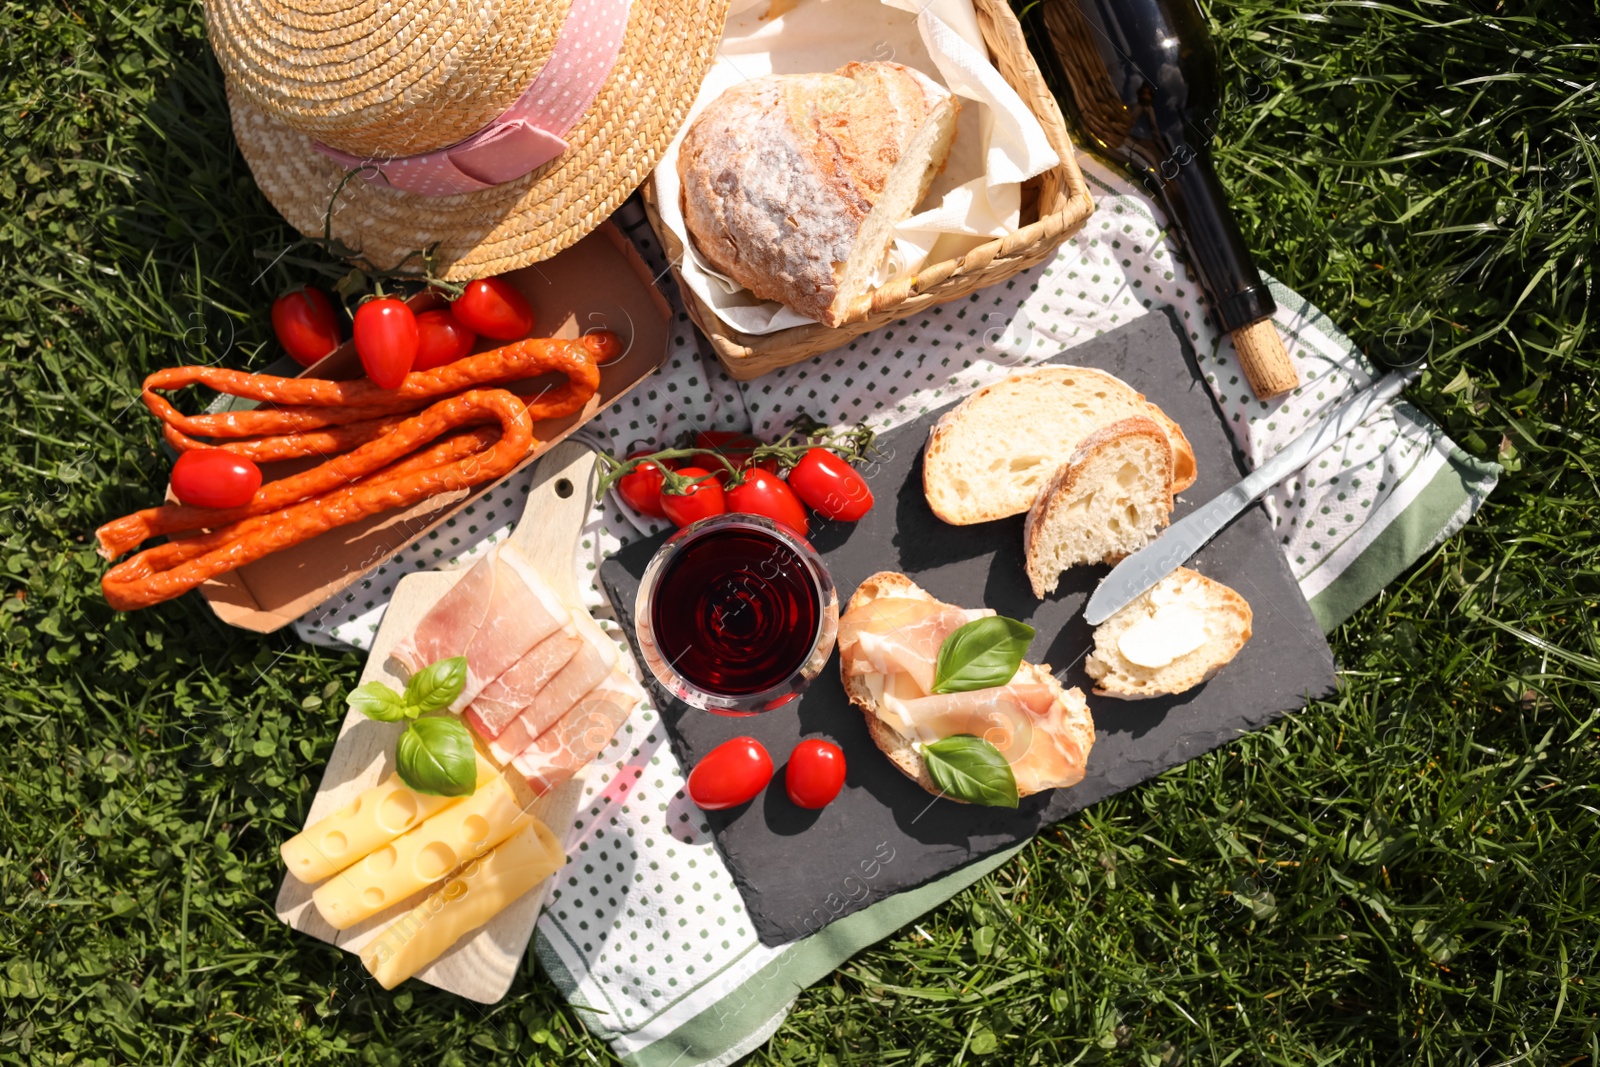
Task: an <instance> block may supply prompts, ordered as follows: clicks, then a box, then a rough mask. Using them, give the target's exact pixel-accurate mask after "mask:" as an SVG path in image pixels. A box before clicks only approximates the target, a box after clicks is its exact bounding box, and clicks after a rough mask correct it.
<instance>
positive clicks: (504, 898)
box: [361, 819, 567, 989]
mask: <svg viewBox="0 0 1600 1067" xmlns="http://www.w3.org/2000/svg"><path fill="white" fill-rule="evenodd" d="M566 862H567V857H566V853H565V852H564V851H563V850H562V847H561V842H560V841H557V840H556V835H555V834H553V833H551V832H550V829H549V827H547V826H545V824H544V823H542V822H540V821H539V820H537V819H534V820H533V821H532V822H531V823H530V824H529V825H527V826H524V827H523V828H522V829H521V830H518V831H517V832H516V833H515V834H512V835H511V836H510V837H508V838H507V839H506V840H504V841H502V842H501V843H500V844H499V845H496V846H495V848H494V849H493V850H492V851H490V852H489V853H488V854H487V855H485V856H482V857H479V858H478V859H474V860H468V861H467V863H466V864H465V865H464V866H463V867H462V868H461V870H460V871H458V872H457V873H456V874H455V875H453V876H452V877H451V878H450V879H449V880H447V881H446V882H445V883H444V885H442V886H440V887H439V888H438V889H436V890H434V891H433V892H432V893H430V894H429V895H428V897H427V899H425V900H423V902H422V903H421V904H418V905H417V906H416V907H415V908H413V909H411V911H409V912H407V913H406V914H405V915H402V916H401V917H400V918H398V919H396V920H395V921H394V922H392V923H390V924H389V925H388V926H387V927H385V928H384V930H383V932H382V933H381V934H379V935H378V936H377V937H376V938H374V939H373V940H372V941H371V942H369V943H368V944H367V945H366V947H365V948H363V949H362V950H361V962H362V963H363V964H365V965H366V968H367V970H368V971H369V972H371V974H372V977H374V978H376V979H377V980H378V983H379V984H380V985H382V986H383V988H385V989H393V988H394V987H395V986H397V985H399V984H400V983H401V982H403V981H405V980H406V979H407V978H410V977H411V976H412V975H414V974H416V973H417V972H418V971H420V970H422V968H424V967H426V966H427V965H428V964H430V963H432V962H433V961H434V960H436V959H438V958H439V956H440V955H442V954H443V953H444V951H445V950H446V949H448V948H449V947H450V946H451V945H453V944H455V943H456V941H458V940H460V938H461V937H462V936H463V935H465V934H467V933H470V932H471V931H473V930H476V929H477V928H478V927H480V926H482V925H483V924H484V923H486V922H488V921H489V920H490V919H492V918H494V917H495V916H496V915H498V914H500V912H501V910H502V909H503V908H505V907H506V906H507V905H509V904H510V903H511V902H512V901H514V900H516V899H517V898H518V897H520V896H522V895H523V894H524V893H526V892H528V891H529V890H530V889H532V888H533V887H534V886H536V885H538V884H539V883H540V882H542V881H544V880H545V879H546V878H548V877H550V875H552V874H554V873H555V872H556V871H558V870H560V869H561V865H562V864H564V863H566Z"/></svg>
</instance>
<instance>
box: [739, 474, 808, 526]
mask: <svg viewBox="0 0 1600 1067" xmlns="http://www.w3.org/2000/svg"><path fill="white" fill-rule="evenodd" d="M724 496H725V498H726V500H727V503H728V510H729V511H737V512H743V513H744V514H746V515H765V516H766V517H767V518H769V519H771V520H772V521H774V522H777V523H781V524H783V525H784V526H787V527H789V529H791V530H793V531H794V532H795V533H797V534H799V535H800V536H801V537H807V536H809V535H810V533H811V524H810V523H809V522H807V521H806V509H805V507H804V505H802V504H801V503H800V498H799V497H797V496H795V495H794V490H792V489H790V488H789V486H788V485H787V484H786V483H785V482H784V480H783V479H782V478H780V477H778V476H777V475H776V474H770V473H768V472H767V471H764V470H762V469H761V468H760V467H756V468H754V469H753V470H747V471H745V472H744V481H742V482H740V483H739V484H738V485H736V486H734V487H733V488H732V489H729V490H726V491H725V493H724Z"/></svg>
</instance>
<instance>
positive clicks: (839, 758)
mask: <svg viewBox="0 0 1600 1067" xmlns="http://www.w3.org/2000/svg"><path fill="white" fill-rule="evenodd" d="M783 786H784V789H785V791H787V792H788V794H789V799H790V800H792V801H794V802H795V803H796V804H798V805H800V806H801V807H802V808H825V807H827V806H828V804H829V803H831V802H832V800H833V798H834V797H836V796H838V795H839V790H840V789H842V788H843V787H844V750H843V749H841V748H840V747H839V746H838V745H835V744H833V743H832V742H830V741H823V740H821V739H820V738H815V737H813V738H811V739H810V740H809V741H802V742H800V743H799V744H798V745H796V746H794V751H793V752H791V753H789V765H788V766H787V767H785V768H784V770H783Z"/></svg>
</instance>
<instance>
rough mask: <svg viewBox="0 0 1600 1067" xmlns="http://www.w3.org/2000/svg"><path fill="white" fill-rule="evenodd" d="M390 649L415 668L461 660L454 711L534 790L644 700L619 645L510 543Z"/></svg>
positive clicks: (553, 781)
mask: <svg viewBox="0 0 1600 1067" xmlns="http://www.w3.org/2000/svg"><path fill="white" fill-rule="evenodd" d="M393 655H394V657H395V658H396V659H398V660H399V661H400V662H401V663H402V664H403V665H404V666H405V667H406V668H407V669H408V670H410V671H411V672H412V673H415V672H417V671H420V670H422V669H423V668H424V667H426V666H428V665H429V664H431V663H437V662H438V661H439V660H442V659H449V658H451V657H453V656H465V657H466V660H467V682H466V685H465V687H463V689H462V690H461V695H460V696H458V697H457V698H456V700H455V703H454V704H453V705H452V706H451V710H452V711H454V712H457V713H459V714H460V715H462V717H463V718H465V720H466V722H467V724H468V725H469V726H470V727H471V728H472V731H473V733H474V734H475V735H476V736H477V739H478V742H479V746H480V748H481V749H483V750H485V751H487V752H488V754H489V755H490V756H491V757H492V758H493V759H494V761H495V762H496V763H497V764H498V765H499V766H500V767H503V768H507V767H509V768H515V769H516V771H517V772H518V773H519V774H521V775H522V776H523V777H524V778H526V779H527V781H528V786H529V787H530V788H531V789H532V790H533V792H534V793H535V794H536V795H540V796H542V795H543V794H545V793H547V792H549V791H550V790H551V789H554V788H555V787H556V786H558V785H560V784H561V783H562V782H565V781H567V780H568V779H569V778H571V777H572V776H573V775H574V774H576V773H577V772H578V771H579V770H580V769H581V768H582V767H583V766H584V765H585V764H587V763H588V762H589V761H590V760H592V759H594V757H595V756H597V755H599V754H600V750H601V749H603V748H605V746H606V745H607V744H608V743H609V742H610V741H611V738H612V737H613V736H614V735H615V734H616V732H617V730H618V729H620V728H621V727H622V724H623V723H624V722H626V721H627V718H628V716H629V715H631V714H632V713H633V710H634V708H636V707H638V706H639V703H640V702H641V701H642V700H643V699H644V690H643V689H641V688H640V686H639V683H638V682H636V681H634V680H633V679H632V678H631V677H629V676H628V675H627V674H626V673H624V668H623V667H622V666H621V664H620V661H619V658H618V655H617V645H616V642H614V641H613V640H612V639H611V638H609V637H607V636H606V634H605V632H604V631H602V630H601V629H600V627H599V626H598V625H596V623H595V621H594V619H593V618H591V617H590V615H589V613H588V612H587V611H585V610H584V609H583V608H582V607H579V606H574V605H569V604H564V603H562V601H561V598H560V597H559V596H557V595H556V592H555V590H554V589H552V588H551V587H550V584H549V583H548V582H547V581H545V579H544V577H543V576H542V575H541V574H540V573H539V571H538V569H537V568H535V567H534V566H533V564H532V563H531V562H529V560H528V558H527V557H526V556H524V555H523V554H522V553H521V552H519V551H518V550H517V549H516V547H515V546H513V545H512V544H510V543H508V542H507V543H502V544H500V545H497V546H496V547H495V548H494V550H493V551H491V552H490V553H489V554H488V555H486V556H484V557H483V559H481V560H479V561H478V562H477V563H475V564H473V566H472V568H471V569H470V570H468V571H467V573H466V574H464V575H463V576H462V578H461V580H460V581H458V582H457V583H456V584H455V585H454V586H453V587H452V588H451V589H450V591H449V592H448V593H446V594H445V595H444V596H442V597H440V598H439V601H438V603H436V604H435V605H434V606H433V607H432V608H431V609H429V611H428V613H427V614H426V615H424V616H423V618H422V620H421V621H420V622H418V623H417V628H416V630H415V631H414V632H413V633H412V634H411V636H410V637H408V638H407V639H406V640H405V641H403V642H401V644H400V645H399V646H398V647H397V648H396V649H395V650H394V653H393Z"/></svg>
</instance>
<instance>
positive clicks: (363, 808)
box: [278, 756, 495, 885]
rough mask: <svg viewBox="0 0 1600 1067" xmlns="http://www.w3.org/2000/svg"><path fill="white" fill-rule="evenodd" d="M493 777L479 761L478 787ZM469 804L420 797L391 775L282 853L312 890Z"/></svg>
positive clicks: (308, 829)
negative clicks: (436, 818)
mask: <svg viewBox="0 0 1600 1067" xmlns="http://www.w3.org/2000/svg"><path fill="white" fill-rule="evenodd" d="M493 777H495V769H494V765H493V764H492V763H490V762H489V761H488V760H486V759H484V758H483V757H482V756H479V757H478V785H479V786H480V787H481V786H482V785H483V784H484V783H485V782H487V781H488V780H489V779H491V778H493ZM465 799H467V798H466V797H437V796H430V795H429V794H427V793H419V792H417V791H416V790H414V789H412V788H411V787H410V786H408V785H406V784H405V783H404V782H402V781H401V780H400V775H399V774H391V775H389V777H387V778H385V779H384V780H383V781H382V782H379V783H378V784H377V785H375V786H373V787H372V788H371V789H368V790H367V791H366V792H365V793H362V794H361V795H360V796H358V797H356V798H355V799H354V800H352V801H351V802H350V803H348V804H346V805H345V806H344V807H342V808H340V809H339V810H338V811H336V812H334V813H333V814H332V815H329V816H328V817H327V818H326V819H319V820H318V821H317V822H315V823H313V824H312V825H310V826H308V827H306V828H305V829H304V830H301V831H300V832H299V833H298V834H295V835H294V836H293V837H291V838H289V840H287V841H285V842H284V843H283V845H282V846H281V847H280V848H279V849H278V853H279V855H281V856H282V857H283V862H284V865H285V866H286V867H288V868H289V873H290V874H292V875H294V876H295V877H296V878H298V879H300V881H302V882H304V883H306V884H307V885H312V884H314V883H316V882H320V881H322V880H323V879H324V878H327V877H328V876H330V875H333V874H337V873H338V872H339V871H342V870H344V869H345V868H346V867H348V866H350V865H351V864H352V863H354V862H356V861H357V860H359V859H361V858H362V857H363V856H366V855H367V854H369V853H371V852H373V851H375V850H376V849H379V848H382V847H383V846H384V845H387V844H388V843H389V842H391V841H393V840H394V839H395V838H397V837H399V836H400V835H401V834H403V833H405V832H406V831H407V830H410V829H412V828H413V827H414V826H416V825H417V824H418V823H420V822H422V821H423V820H424V819H427V818H429V817H431V816H433V815H437V814H438V813H439V812H441V811H443V810H445V809H446V808H450V807H454V806H455V805H457V804H459V803H461V802H462V801H463V800H465Z"/></svg>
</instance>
